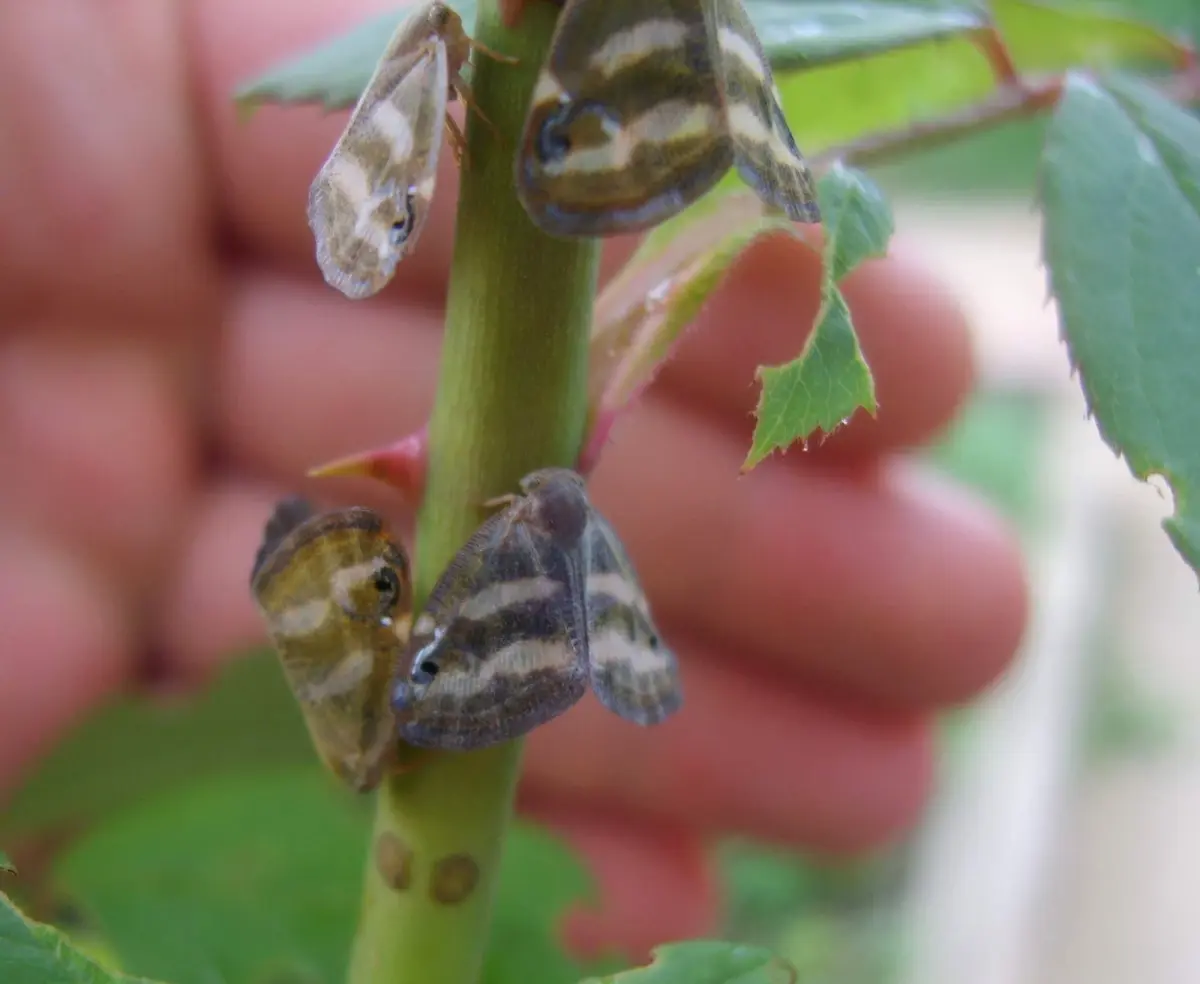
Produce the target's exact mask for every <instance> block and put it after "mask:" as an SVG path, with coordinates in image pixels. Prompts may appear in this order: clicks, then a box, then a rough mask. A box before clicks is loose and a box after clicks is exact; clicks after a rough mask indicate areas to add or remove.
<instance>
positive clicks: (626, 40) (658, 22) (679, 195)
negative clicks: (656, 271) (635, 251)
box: [516, 0, 733, 236]
mask: <svg viewBox="0 0 1200 984" xmlns="http://www.w3.org/2000/svg"><path fill="white" fill-rule="evenodd" d="M709 23H710V22H709V20H708V19H707V18H706V17H705V15H704V10H703V0H568V2H567V4H566V6H565V8H564V9H563V12H562V13H561V14H560V15H559V18H558V26H557V28H556V30H555V34H554V37H553V39H552V41H551V46H550V53H549V55H548V57H547V60H546V63H545V65H544V66H543V68H542V72H541V75H540V76H539V78H538V83H537V87H536V89H535V91H534V97H533V102H532V105H531V107H530V111H529V115H528V117H527V119H526V122H525V129H524V133H523V135H522V140H521V147H520V151H519V153H518V155H517V162H516V185H517V193H518V195H519V197H520V199H521V202H522V204H523V205H524V207H525V210H526V212H527V213H528V214H529V216H530V218H531V219H532V220H533V222H534V223H535V224H536V225H538V226H539V227H540V228H541V229H543V230H544V231H546V232H548V233H550V234H552V235H559V236H604V235H614V234H618V233H624V232H632V231H635V230H639V229H644V228H647V227H649V226H652V225H655V224H657V223H659V222H661V221H663V220H664V219H666V218H669V217H670V216H671V215H674V214H675V213H676V212H679V211H680V210H682V209H683V208H685V207H686V206H687V205H689V204H691V203H692V202H694V201H695V200H696V199H697V198H699V197H700V196H701V195H703V194H704V193H705V192H706V191H708V190H709V189H710V188H712V187H713V185H715V184H716V182H717V181H718V180H720V178H721V176H722V175H723V174H724V173H725V172H726V171H727V170H728V169H729V167H730V166H731V165H732V164H733V147H732V143H731V141H730V139H729V135H728V132H727V130H726V128H725V126H724V125H723V116H722V113H723V103H722V98H721V92H720V87H719V81H718V78H717V74H716V68H717V67H716V66H715V65H714V62H713V58H714V50H713V46H712V43H711V38H710V36H709V35H710V31H709Z"/></svg>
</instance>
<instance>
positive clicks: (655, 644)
mask: <svg viewBox="0 0 1200 984" xmlns="http://www.w3.org/2000/svg"><path fill="white" fill-rule="evenodd" d="M646 643H647V644H648V645H649V646H650V648H651V649H657V648H658V636H656V635H655V634H654V633H650V638H649V639H647V640H646Z"/></svg>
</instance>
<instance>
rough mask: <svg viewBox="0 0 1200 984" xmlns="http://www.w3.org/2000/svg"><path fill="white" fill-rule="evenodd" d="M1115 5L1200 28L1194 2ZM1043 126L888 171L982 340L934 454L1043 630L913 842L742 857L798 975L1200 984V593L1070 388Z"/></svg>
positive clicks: (977, 709)
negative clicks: (1022, 570) (972, 390)
mask: <svg viewBox="0 0 1200 984" xmlns="http://www.w3.org/2000/svg"><path fill="white" fill-rule="evenodd" d="M1108 6H1110V7H1112V6H1115V5H1111V4H1110V5H1108ZM1119 6H1120V9H1122V10H1124V11H1126V12H1129V13H1133V14H1135V15H1136V16H1138V17H1141V18H1145V19H1149V20H1154V21H1157V22H1158V23H1160V24H1163V25H1165V26H1167V27H1170V28H1174V29H1176V30H1178V31H1180V32H1182V33H1186V34H1190V35H1191V36H1192V37H1193V38H1194V37H1197V36H1200V2H1197V0H1141V2H1138V3H1124V4H1120V5H1119ZM1042 130H1043V127H1042V126H1041V125H1040V124H1031V123H1018V124H1012V125H1008V126H1005V127H1003V128H1002V129H999V130H997V131H995V132H992V133H989V134H987V135H984V136H981V137H978V138H972V139H969V140H966V141H963V142H961V143H959V144H956V145H955V146H953V147H951V148H945V149H939V150H936V151H932V152H928V153H924V154H921V155H920V156H919V157H916V158H912V159H909V160H906V161H905V162H904V164H903V165H902V166H894V167H888V168H884V169H879V170H877V171H875V172H874V173H875V175H876V176H877V177H878V178H879V179H880V180H881V183H882V184H883V185H884V186H885V188H887V190H888V191H889V193H890V195H891V197H892V200H893V203H894V205H895V208H896V228H897V240H898V241H903V242H906V243H907V245H908V246H909V247H910V248H912V249H913V250H914V251H915V252H916V253H918V254H919V255H920V256H921V257H923V258H924V260H925V261H926V262H927V263H928V264H929V266H930V268H931V269H933V270H936V271H937V272H939V273H940V274H941V276H942V277H943V278H944V279H945V281H946V282H947V283H948V284H950V285H952V287H953V289H954V291H955V292H956V294H957V296H958V298H959V300H960V302H961V303H962V305H963V306H964V308H965V309H966V311H967V312H968V313H969V316H970V320H971V323H972V326H973V329H974V332H975V339H976V345H977V351H978V353H979V361H980V365H981V370H982V386H981V389H980V392H979V393H978V394H977V395H976V397H975V398H974V400H973V403H972V405H971V406H970V408H969V409H968V411H967V413H966V414H965V415H964V417H963V419H961V420H960V421H959V423H958V424H957V426H956V427H955V428H954V429H953V431H952V432H951V433H950V434H948V435H947V436H946V438H945V439H944V440H943V441H942V442H941V443H940V445H939V446H938V447H937V448H935V449H933V450H932V452H931V458H932V459H933V460H934V461H935V462H936V463H937V464H938V465H939V466H940V467H942V468H944V469H945V470H946V471H947V472H949V473H951V474H953V475H955V476H957V477H958V478H960V479H961V480H964V481H966V482H968V483H970V484H971V485H973V486H974V487H975V488H977V489H978V490H980V491H981V492H982V493H983V494H985V495H986V496H988V497H989V498H990V499H991V500H992V501H993V502H994V503H995V504H996V505H997V506H999V507H1000V508H1001V509H1003V510H1004V511H1005V512H1006V513H1007V514H1008V515H1009V517H1010V518H1011V519H1013V520H1014V521H1015V522H1016V523H1017V524H1018V526H1019V528H1020V529H1021V530H1022V532H1023V535H1024V539H1025V543H1026V549H1027V554H1028V557H1029V564H1030V573H1031V580H1032V597H1033V599H1034V614H1033V621H1032V625H1031V630H1030V632H1029V634H1028V635H1027V638H1026V641H1025V645H1024V648H1023V651H1022V654H1021V657H1020V659H1019V661H1018V663H1017V665H1016V666H1015V668H1014V670H1013V671H1012V672H1011V673H1010V674H1009V675H1008V676H1007V677H1006V678H1005V680H1004V681H1003V682H1002V684H1001V685H1000V686H999V687H998V688H996V689H995V690H994V691H993V692H991V693H990V694H989V695H988V696H987V697H986V698H985V699H984V700H982V701H981V702H979V703H978V704H976V705H975V706H973V707H971V708H968V709H965V710H963V711H960V712H958V713H957V714H955V715H953V716H951V717H949V718H947V719H946V720H945V721H944V723H943V728H942V732H941V758H942V768H941V780H940V783H939V788H938V793H937V796H936V799H935V801H934V803H933V805H932V807H931V809H930V811H929V813H928V814H927V816H926V819H925V822H924V823H923V825H922V827H921V829H920V830H919V831H918V832H917V833H916V835H915V836H914V837H912V838H911V839H910V840H909V841H908V842H907V843H906V844H904V845H902V846H901V847H900V848H898V849H896V850H894V851H892V852H889V853H888V854H887V855H885V856H882V857H877V858H872V859H867V860H863V861H859V862H857V863H854V864H850V865H847V864H840V865H827V864H822V863H821V862H820V860H819V859H813V858H808V859H795V858H786V859H785V858H783V857H781V856H779V855H772V854H766V853H764V852H762V851H759V850H756V849H754V848H753V847H751V846H748V845H744V844H731V845H728V846H727V847H726V849H725V857H724V863H725V864H726V866H727V870H728V871H729V873H730V875H731V877H732V879H733V884H734V885H735V892H734V899H733V904H732V908H731V911H730V913H729V918H730V921H731V923H732V926H733V927H734V930H733V931H736V932H741V933H747V934H751V935H754V936H755V938H757V939H763V940H766V941H770V942H771V943H773V944H774V945H776V946H778V947H779V949H780V950H781V951H782V952H783V953H785V954H786V955H787V956H788V957H789V958H790V959H792V960H793V962H794V963H795V964H796V966H797V967H798V968H799V969H800V972H801V973H800V979H801V980H803V981H821V982H830V984H833V982H845V984H849V982H868V981H869V982H882V981H886V982H896V984H901V982H902V984H963V982H967V981H969V982H971V984H1051V982H1053V984H1076V982H1079V984H1083V982H1087V984H1129V982H1133V981H1138V982H1152V984H1195V982H1197V981H1200V893H1197V891H1196V886H1197V885H1198V884H1200V661H1198V660H1197V659H1196V650H1197V640H1198V639H1200V598H1198V597H1197V583H1196V576H1195V574H1194V573H1193V572H1192V571H1191V570H1190V569H1189V568H1188V567H1187V565H1186V564H1185V563H1184V562H1183V561H1182V559H1181V558H1180V557H1179V555H1178V554H1177V553H1176V552H1175V550H1174V548H1173V547H1172V546H1171V545H1170V543H1169V541H1168V539H1167V537H1166V534H1165V533H1164V532H1163V530H1162V529H1161V527H1160V525H1159V524H1160V523H1161V521H1162V519H1164V518H1165V517H1167V516H1169V515H1170V514H1171V512H1172V506H1171V499H1170V490H1169V489H1167V488H1166V486H1165V485H1162V486H1156V485H1154V484H1150V485H1144V484H1141V483H1139V482H1137V481H1135V480H1134V479H1133V478H1132V476H1131V475H1130V473H1129V471H1128V469H1127V468H1126V466H1125V464H1124V463H1123V462H1121V461H1119V460H1118V459H1117V458H1116V456H1115V455H1114V454H1113V453H1112V452H1111V451H1109V450H1108V448H1107V447H1106V446H1105V445H1104V444H1103V442H1102V441H1101V439H1100V437H1099V434H1098V433H1097V431H1096V429H1095V426H1094V425H1093V424H1092V423H1091V421H1090V420H1088V418H1087V412H1086V407H1085V405H1084V401H1083V398H1082V395H1081V393H1080V390H1079V386H1078V384H1077V382H1076V381H1075V380H1074V379H1073V378H1072V377H1071V367H1070V362H1069V360H1068V357H1067V352H1066V349H1065V347H1064V346H1063V345H1062V344H1061V342H1060V340H1059V335H1058V325H1057V313H1056V311H1055V308H1054V305H1053V303H1052V302H1051V301H1050V300H1049V299H1048V289H1047V284H1046V275H1045V271H1044V270H1043V268H1042V267H1041V223H1040V220H1039V217H1038V215H1037V213H1036V212H1035V210H1034V208H1033V205H1032V201H1033V195H1034V190H1035V187H1036V181H1037V161H1038V154H1039V151H1040V147H1041V144H1042Z"/></svg>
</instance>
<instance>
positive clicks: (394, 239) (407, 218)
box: [388, 188, 417, 249]
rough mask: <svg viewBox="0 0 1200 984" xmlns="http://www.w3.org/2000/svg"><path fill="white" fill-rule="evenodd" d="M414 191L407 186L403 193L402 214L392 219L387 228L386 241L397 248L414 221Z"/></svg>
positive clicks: (406, 238)
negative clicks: (389, 226)
mask: <svg viewBox="0 0 1200 984" xmlns="http://www.w3.org/2000/svg"><path fill="white" fill-rule="evenodd" d="M416 218H417V215H416V192H415V191H414V190H413V189H412V188H409V189H408V191H406V192H405V193H404V214H403V215H401V216H400V217H399V218H397V219H394V220H393V221H392V225H391V228H390V229H389V230H388V241H389V242H390V243H391V244H392V246H393V248H395V249H399V248H400V247H401V246H403V245H404V244H405V243H406V242H408V237H409V236H410V235H411V234H412V228H413V225H414V223H415V222H416Z"/></svg>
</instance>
